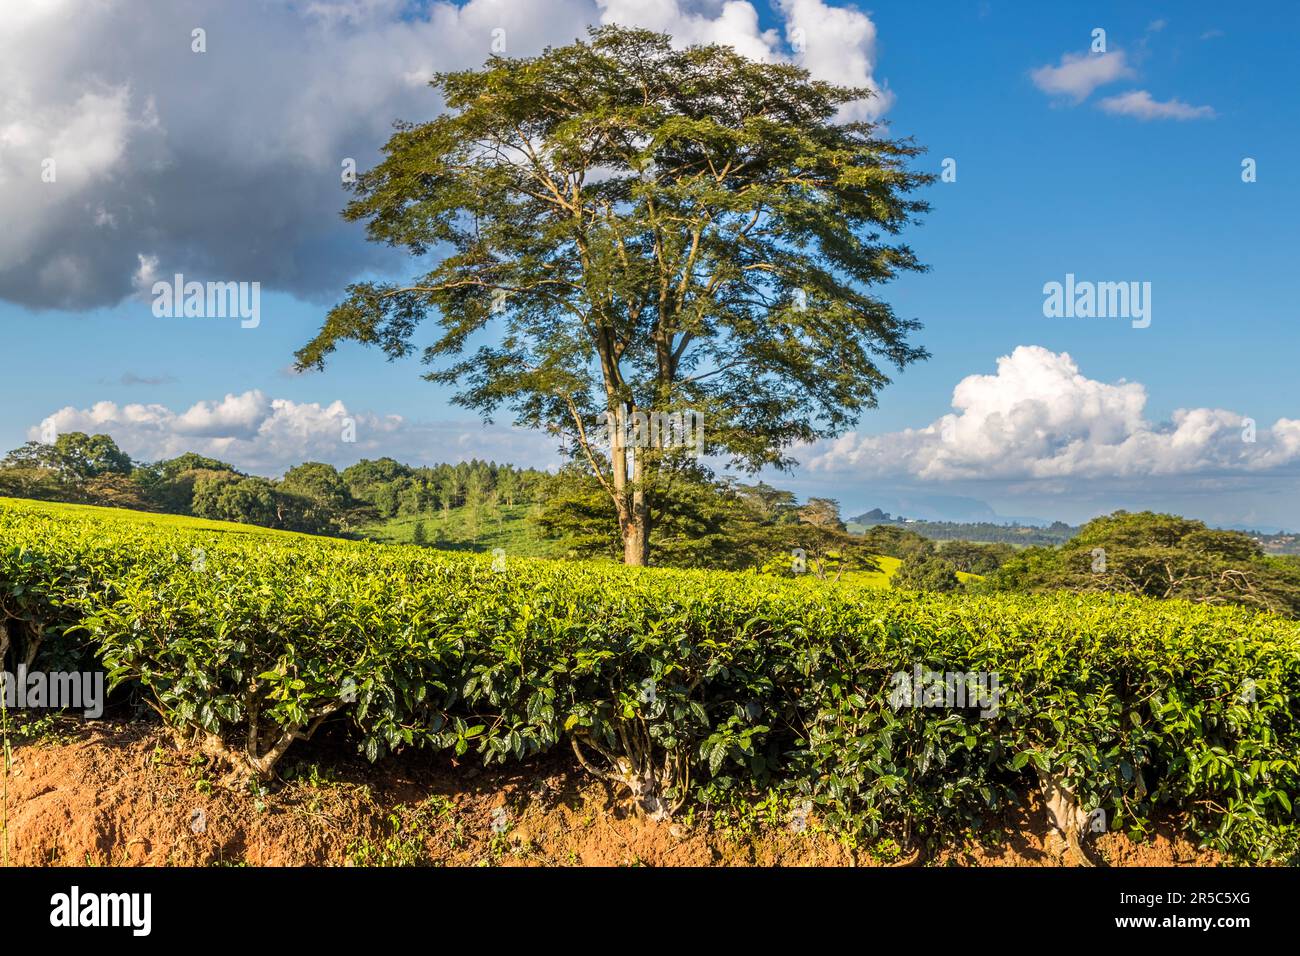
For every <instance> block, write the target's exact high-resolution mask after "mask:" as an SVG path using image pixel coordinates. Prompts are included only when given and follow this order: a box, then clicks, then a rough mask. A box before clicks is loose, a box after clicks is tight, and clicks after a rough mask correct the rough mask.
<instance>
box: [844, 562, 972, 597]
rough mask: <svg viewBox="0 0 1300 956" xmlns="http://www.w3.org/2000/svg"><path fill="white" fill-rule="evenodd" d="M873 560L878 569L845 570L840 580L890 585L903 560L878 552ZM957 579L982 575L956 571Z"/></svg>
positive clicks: (870, 586)
mask: <svg viewBox="0 0 1300 956" xmlns="http://www.w3.org/2000/svg"><path fill="white" fill-rule="evenodd" d="M875 560H876V564H878V565H880V570H878V571H847V572H845V574H844V577H843V578H841V580H843V581H847V582H850V583H852V584H857V585H860V586H861V587H866V588H882V589H883V588H888V587H890V586H891V585H890V582H891V581H893V579H894V575H895V574H896V573H897V572H898V569H899V566H900V565H902V563H903V562H902V561H901V560H900V559H898V558H891V557H890V556H889V555H887V554H878V555H876V558H875ZM957 580H958V581H960V582H961V583H962V584H966V583H967V582H969V581H983V580H984V576H983V575H982V574H970V573H968V572H966V571H958V572H957Z"/></svg>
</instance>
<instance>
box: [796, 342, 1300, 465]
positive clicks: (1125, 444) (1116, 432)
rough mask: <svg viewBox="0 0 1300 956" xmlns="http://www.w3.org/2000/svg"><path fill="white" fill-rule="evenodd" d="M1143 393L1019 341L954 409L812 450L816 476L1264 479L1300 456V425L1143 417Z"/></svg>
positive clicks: (1234, 416) (967, 381)
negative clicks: (923, 422)
mask: <svg viewBox="0 0 1300 956" xmlns="http://www.w3.org/2000/svg"><path fill="white" fill-rule="evenodd" d="M1146 403H1147V393H1146V389H1145V387H1143V386H1142V385H1141V384H1139V383H1136V382H1123V381H1121V382H1117V383H1114V384H1111V383H1106V382H1100V381H1096V380H1094V379H1090V378H1088V377H1087V376H1086V375H1084V374H1083V373H1082V372H1081V371H1080V370H1079V367H1078V365H1077V364H1076V363H1075V361H1074V359H1072V358H1071V357H1070V355H1069V354H1068V353H1065V352H1061V353H1056V352H1052V351H1050V350H1048V349H1045V348H1042V347H1040V346H1030V345H1022V346H1019V347H1018V348H1016V349H1015V350H1014V351H1013V352H1012V353H1011V354H1010V355H1005V356H1003V357H1001V358H999V359H998V363H997V372H996V373H995V374H993V375H970V376H967V377H966V378H964V379H962V380H961V381H960V382H959V383H958V384H957V386H956V388H954V389H953V397H952V408H953V411H952V413H950V414H947V415H944V416H942V417H941V418H939V419H938V420H937V421H934V422H932V423H931V424H929V425H927V426H925V427H923V428H916V429H906V430H904V431H901V432H894V433H891V434H886V435H863V434H857V433H854V434H849V435H845V436H842V437H841V438H839V439H836V440H833V441H827V442H822V443H819V444H818V445H815V446H813V454H812V455H811V457H810V458H809V459H808V461H807V463H808V466H809V468H810V469H812V470H814V471H826V472H839V473H856V474H859V475H861V476H863V477H880V476H898V477H912V478H919V479H925V480H933V481H955V480H964V479H990V478H993V479H1007V480H1020V479H1070V478H1133V477H1142V476H1155V475H1189V474H1198V473H1212V472H1218V471H1234V472H1264V471H1268V470H1271V469H1274V468H1278V467H1280V466H1283V465H1289V464H1293V463H1296V462H1297V461H1300V420H1292V419H1285V418H1283V419H1278V420H1277V421H1276V422H1275V423H1274V424H1273V425H1272V426H1271V427H1264V426H1262V425H1259V426H1257V427H1256V428H1255V429H1254V435H1253V436H1251V437H1253V439H1254V440H1253V441H1251V440H1247V436H1248V434H1249V432H1250V428H1249V423H1248V422H1247V420H1246V417H1245V416H1243V415H1241V414H1239V413H1237V412H1232V411H1226V410H1224V409H1212V408H1191V409H1179V410H1178V411H1176V412H1174V414H1173V416H1172V418H1171V421H1169V422H1151V421H1149V420H1148V419H1147V418H1146V417H1145V415H1144V414H1143V413H1144V409H1145V406H1146Z"/></svg>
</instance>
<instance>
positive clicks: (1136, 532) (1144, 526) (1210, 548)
mask: <svg viewBox="0 0 1300 956" xmlns="http://www.w3.org/2000/svg"><path fill="white" fill-rule="evenodd" d="M987 586H988V587H990V588H992V589H995V590H1017V591H1050V590H1057V589H1064V590H1070V591H1076V592H1081V593H1097V592H1101V593H1110V594H1139V595H1145V596H1148V597H1158V598H1183V599H1185V600H1189V601H1198V602H1201V603H1205V604H1240V605H1243V606H1246V607H1255V608H1262V609H1265V610H1269V611H1275V612H1278V613H1281V614H1287V615H1289V616H1292V617H1296V616H1300V565H1296V564H1294V563H1292V562H1289V561H1286V560H1285V559H1281V558H1270V557H1265V556H1264V554H1263V552H1262V551H1261V549H1260V547H1259V545H1258V544H1257V543H1256V542H1255V541H1254V540H1252V539H1251V537H1250V536H1249V535H1246V534H1243V533H1241V532H1239V531H1217V530H1214V529H1212V528H1207V527H1206V526H1205V525H1204V524H1203V523H1202V522H1200V521H1192V520H1190V519H1187V518H1181V517H1178V516H1177V515H1165V514H1154V513H1152V512H1149V511H1145V512H1142V513H1140V514H1129V513H1127V512H1124V511H1118V512H1116V513H1115V514H1113V515H1107V516H1105V517H1102V518H1096V519H1094V520H1092V521H1090V522H1088V523H1087V524H1086V525H1084V526H1083V527H1082V528H1081V529H1080V530H1079V533H1078V534H1077V535H1076V536H1075V537H1074V538H1072V539H1071V540H1070V541H1069V542H1068V543H1066V544H1065V545H1063V546H1061V547H1060V548H1058V549H1056V550H1050V549H1045V548H1031V549H1029V550H1027V551H1025V552H1023V553H1022V554H1020V555H1018V556H1017V557H1015V558H1012V559H1011V560H1009V561H1007V562H1006V563H1005V564H1004V565H1003V567H1002V568H1001V569H1000V570H999V571H998V573H997V574H996V575H994V576H993V577H992V578H991V579H990V580H989V581H988V583H987Z"/></svg>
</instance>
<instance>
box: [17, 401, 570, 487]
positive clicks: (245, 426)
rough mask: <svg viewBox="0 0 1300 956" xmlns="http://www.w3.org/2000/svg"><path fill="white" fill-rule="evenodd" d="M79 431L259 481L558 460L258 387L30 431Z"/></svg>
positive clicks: (476, 427) (478, 428) (497, 432)
mask: <svg viewBox="0 0 1300 956" xmlns="http://www.w3.org/2000/svg"><path fill="white" fill-rule="evenodd" d="M51 429H52V430H53V432H54V433H55V434H64V433H67V432H73V431H80V432H87V433H91V434H95V433H106V434H109V435H111V436H112V437H113V439H114V440H115V441H116V442H117V444H118V446H119V447H121V448H122V450H123V451H125V452H127V453H128V454H129V455H130V456H131V457H132V458H135V459H136V460H138V461H156V460H158V459H162V458H173V457H175V456H177V455H180V454H183V453H184V452H187V451H192V452H197V453H199V454H201V455H207V456H209V457H212V458H219V459H221V460H223V461H227V462H230V463H231V464H233V465H235V466H236V467H238V468H240V469H241V470H245V471H250V472H253V473H255V474H263V475H272V476H274V475H279V474H282V473H283V472H284V471H285V470H287V469H288V468H290V467H291V466H293V465H296V464H299V463H301V462H304V461H326V462H330V463H331V464H335V465H338V466H340V467H345V466H347V465H350V464H352V463H353V462H356V461H358V460H359V459H361V458H378V457H382V456H384V455H389V456H391V457H393V458H396V459H397V460H399V461H402V462H406V463H408V464H433V463H437V462H443V461H450V462H456V461H462V460H466V459H469V458H475V457H477V458H495V459H496V460H497V461H509V462H512V463H515V464H519V465H532V466H535V467H545V466H547V465H549V464H552V463H554V462H557V461H558V460H559V456H558V455H557V453H556V451H555V448H554V444H553V442H552V441H551V439H550V438H549V437H547V436H545V435H541V434H539V433H537V432H528V431H524V430H522V429H517V428H510V427H505V426H484V425H482V424H480V423H478V422H464V421H461V422H455V421H442V422H413V421H409V420H407V419H405V418H403V417H402V416H400V415H377V414H374V413H371V412H354V411H351V410H349V409H348V407H347V406H346V405H345V404H344V403H343V402H341V401H333V402H330V403H328V404H320V403H318V402H295V401H292V400H290V399H284V398H271V397H268V396H267V395H265V394H264V393H263V392H261V391H260V390H258V389H252V390H250V391H247V392H243V393H241V394H229V395H226V396H224V397H222V398H220V399H215V400H210V401H200V402H196V403H195V404H193V405H191V406H190V407H189V408H186V409H183V410H180V411H177V410H173V409H171V408H168V407H167V406H166V405H161V404H143V403H131V404H125V405H119V404H117V403H116V402H109V401H102V402H96V403H95V404H93V405H91V406H89V407H87V408H75V407H72V406H68V407H66V408H61V409H59V410H58V411H56V412H54V413H52V414H51V415H48V416H47V417H46V418H45V419H43V420H42V421H41V422H40V423H39V424H38V425H36V426H35V427H33V428H30V429H29V430H28V436H27V437H28V438H29V439H31V440H33V441H39V440H42V436H48V434H49V433H50V430H51Z"/></svg>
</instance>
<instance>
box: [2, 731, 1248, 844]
mask: <svg viewBox="0 0 1300 956" xmlns="http://www.w3.org/2000/svg"><path fill="white" fill-rule="evenodd" d="M13 754H14V766H13V768H12V772H11V774H10V776H9V780H8V808H7V809H8V858H9V862H10V864H11V865H28V866H31V865H47V864H60V865H91V866H101V865H151V866H160V865H171V866H213V865H235V866H239V865H249V866H283V865H308V866H357V865H446V866H475V865H478V866H482V865H501V866H519V865H523V866H557V865H558V866H571V865H586V866H626V865H648V866H752V865H758V866H772V865H776V866H828V865H829V866H845V865H861V866H872V865H887V864H888V860H887V859H878V858H876V857H875V856H873V854H871V853H869V852H866V851H864V850H861V849H859V850H858V851H857V852H853V851H850V850H849V849H847V848H846V847H845V846H844V845H843V844H842V843H840V842H839V841H837V840H835V839H833V838H832V837H830V836H828V835H826V834H824V833H821V832H818V828H817V826H816V822H815V821H812V823H811V825H810V826H808V827H807V828H804V829H802V830H801V831H800V832H795V828H796V827H797V826H798V825H797V824H796V825H795V826H791V825H790V824H789V822H787V821H786V820H784V819H782V818H781V816H780V814H771V813H769V814H757V815H753V814H748V815H747V814H737V813H734V812H731V813H729V812H703V813H697V814H696V815H695V817H694V819H690V818H687V817H684V816H682V815H679V818H678V820H677V821H676V822H673V823H654V822H650V821H648V820H644V819H640V818H637V817H636V816H635V815H633V814H631V813H630V812H629V810H628V808H627V807H625V806H623V805H621V803H620V802H619V800H618V799H617V798H616V797H615V796H614V795H612V794H611V793H610V791H609V790H608V789H607V788H606V787H605V786H604V785H603V784H600V783H593V782H592V781H591V779H590V778H589V777H587V776H585V775H583V774H581V773H580V772H578V771H576V770H575V768H574V767H573V766H572V765H571V764H570V762H568V761H567V760H565V759H563V758H562V757H559V756H557V757H555V758H550V759H546V760H542V761H538V762H535V763H533V764H530V765H528V766H525V767H513V768H510V769H507V770H483V769H481V768H478V767H476V766H474V765H472V764H466V763H464V762H462V763H461V764H460V765H459V766H456V765H455V763H454V762H453V761H451V760H448V759H446V758H445V757H431V756H430V755H428V754H419V753H415V754H410V755H404V756H402V757H399V758H390V759H387V760H384V761H381V762H380V763H378V764H376V765H371V764H368V763H366V762H365V761H364V760H362V759H361V758H359V757H357V756H355V755H353V754H351V753H350V752H349V751H348V749H346V748H345V747H343V746H340V745H339V744H338V743H334V742H330V741H329V740H328V739H326V740H324V741H321V742H313V743H312V744H311V745H305V746H304V747H303V750H302V751H301V752H299V753H297V754H296V755H295V754H292V753H291V754H290V756H289V757H288V758H287V759H286V761H285V766H284V767H283V768H282V769H283V770H284V771H285V773H286V776H287V777H288V779H287V780H286V781H285V782H283V783H277V784H276V785H274V786H272V787H270V788H267V789H266V790H264V791H263V792H255V791H253V790H228V789H224V788H222V787H220V786H219V785H218V784H217V783H216V780H217V779H218V778H219V777H220V773H219V772H218V770H217V768H214V767H211V766H209V765H208V764H207V762H206V760H205V759H204V758H203V757H201V756H197V755H196V754H195V753H194V752H191V751H185V750H178V749H177V747H176V746H175V744H174V743H173V742H172V739H171V737H170V735H168V734H167V733H165V732H164V731H163V730H162V729H160V728H159V727H158V726H157V725H154V724H146V723H99V724H94V725H72V726H70V727H69V728H67V729H66V731H65V732H64V733H63V734H62V735H61V736H59V737H57V738H54V739H44V740H40V741H37V742H30V743H23V744H18V745H16V746H15V747H14V752H13ZM999 830H1000V832H995V831H993V830H990V831H987V832H984V833H981V834H978V835H974V836H972V838H971V839H970V840H969V841H967V842H966V843H965V844H964V845H957V844H954V845H952V846H950V847H947V848H944V849H943V850H941V851H939V852H935V853H931V854H930V856H929V857H928V859H926V860H925V861H924V862H925V864H926V865H932V866H933V865H967V864H973V865H986V866H987V865H995V866H1061V865H1071V863H1072V860H1071V859H1070V858H1069V857H1068V856H1067V855H1063V853H1062V851H1061V849H1060V848H1058V846H1057V841H1056V840H1055V839H1054V838H1052V836H1051V835H1050V834H1049V829H1048V827H1047V824H1046V822H1045V819H1044V816H1043V814H1042V812H1041V810H1040V808H1039V806H1038V804H1037V800H1036V798H1034V797H1033V796H1030V797H1027V798H1026V806H1025V808H1023V809H1019V810H1016V811H1012V812H1009V813H1008V814H1007V815H1006V816H1005V818H1004V819H1003V820H1002V821H1001V824H1000V828H999ZM1091 850H1092V854H1093V856H1094V858H1095V859H1096V861H1097V862H1098V863H1099V864H1101V865H1107V864H1109V865H1114V866H1170V865H1200V866H1212V865H1215V864H1218V863H1222V862H1226V861H1224V860H1223V859H1222V858H1221V857H1219V856H1218V855H1217V854H1215V853H1212V852H1208V851H1203V850H1197V849H1196V848H1195V847H1194V846H1193V845H1192V844H1190V843H1189V842H1188V841H1187V840H1186V839H1184V838H1182V837H1181V836H1177V835H1175V833H1174V828H1173V827H1172V826H1165V827H1162V828H1161V829H1160V832H1159V833H1158V834H1157V835H1156V836H1155V837H1154V838H1153V839H1152V840H1151V841H1149V842H1147V843H1142V844H1138V843H1134V842H1133V841H1131V840H1130V839H1129V838H1128V837H1127V836H1125V835H1123V834H1114V833H1108V834H1104V835H1101V836H1099V837H1096V838H1095V839H1094V840H1093V841H1092V842H1091Z"/></svg>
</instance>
